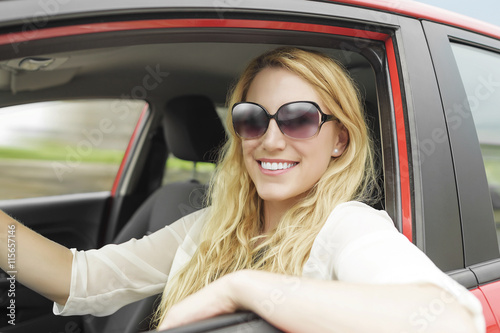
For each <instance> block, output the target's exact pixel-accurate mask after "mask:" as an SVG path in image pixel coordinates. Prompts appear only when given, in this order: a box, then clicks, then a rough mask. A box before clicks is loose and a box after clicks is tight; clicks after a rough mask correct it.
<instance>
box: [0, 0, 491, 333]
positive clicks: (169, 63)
mask: <svg viewBox="0 0 500 333" xmlns="http://www.w3.org/2000/svg"><path fill="white" fill-rule="evenodd" d="M278 45H293V46H299V47H306V48H311V49H317V50H320V51H322V52H324V53H326V54H328V55H330V56H332V57H334V58H335V59H337V60H338V61H340V62H341V63H342V64H343V65H344V66H345V67H346V68H347V70H348V71H349V72H350V73H351V75H352V76H353V78H354V80H355V81H356V83H357V85H358V86H359V88H360V90H361V92H362V95H363V102H364V105H365V107H366V112H367V117H368V120H369V123H370V126H371V128H372V132H373V133H374V136H375V139H376V148H377V151H378V152H379V156H380V160H379V162H380V165H381V167H382V170H383V185H384V186H383V187H384V198H383V199H382V200H381V202H379V203H378V206H379V207H383V208H384V209H385V210H386V211H387V212H388V213H389V215H390V216H391V217H392V219H393V220H394V222H395V224H396V227H397V228H398V229H399V230H400V232H401V233H403V234H404V235H405V236H406V237H407V238H408V239H409V240H411V241H412V242H413V243H414V244H416V245H417V246H418V247H419V248H420V249H421V250H423V251H424V252H425V253H426V254H427V255H428V256H429V257H430V258H431V259H432V260H433V261H434V263H435V264H436V265H437V266H438V267H439V268H440V269H442V270H443V271H445V272H447V273H448V274H449V275H450V276H451V277H453V278H454V279H456V280H457V281H458V282H459V283H461V284H462V285H464V286H465V287H467V288H469V289H470V290H471V291H472V293H473V294H474V295H475V296H476V297H477V298H478V299H479V300H480V301H481V304H482V306H483V311H484V316H485V319H486V323H487V332H489V333H491V332H500V282H498V281H500V253H499V242H498V240H499V238H500V110H499V108H500V28H499V27H496V26H493V25H490V24H487V23H483V22H480V21H476V20H473V19H470V18H467V17H464V16H460V15H455V14H452V13H450V12H447V11H444V10H440V9H436V8H433V7H430V6H427V5H422V4H418V3H416V2H412V1H396V0H385V1H376V0H336V1H305V0H303V1H298V0H297V1H290V0H289V1H252V2H248V1H240V0H232V1H222V0H220V1H219V0H215V1H213V2H206V1H201V0H182V1H168V2H164V1H152V0H145V1H140V2H134V3H132V2H117V1H108V0H101V1H66V0H46V1H38V2H31V1H5V2H0V170H1V171H0V209H2V210H4V211H6V212H8V213H9V214H11V215H12V216H14V217H16V218H17V219H19V220H20V221H23V222H24V223H25V224H26V225H28V226H30V227H31V228H33V229H34V230H36V231H38V232H40V233H41V234H43V235H45V236H47V237H49V238H51V239H53V240H55V241H57V242H59V243H62V244H64V245H66V246H68V247H72V248H78V249H89V248H98V247H100V246H102V245H104V244H106V243H110V242H121V241H124V240H127V239H129V238H132V237H141V236H142V235H144V234H147V233H148V232H153V231H155V230H157V229H159V228H160V227H162V226H163V225H164V224H165V223H171V222H173V221H174V220H175V219H177V218H178V217H180V216H183V215H185V214H187V213H190V212H192V211H194V210H196V209H199V208H200V207H201V206H202V202H203V200H202V198H203V191H204V183H205V182H206V177H208V176H207V175H208V174H209V173H210V172H211V170H212V169H213V166H211V164H210V163H211V162H213V161H212V159H211V158H210V156H208V155H207V154H205V152H208V151H211V150H213V149H214V147H216V146H217V145H218V143H220V140H222V139H223V135H222V136H221V135H219V134H220V133H223V131H222V130H221V129H222V125H221V124H220V123H218V122H215V123H213V124H212V125H211V126H206V127H208V128H209V129H210V130H211V131H212V134H213V138H212V139H211V140H208V141H210V142H207V141H206V140H204V138H206V133H204V134H201V133H200V132H199V131H197V130H193V128H192V127H189V126H190V125H189V124H188V123H190V122H192V121H189V119H188V117H187V114H188V112H191V109H190V108H191V106H189V105H186V106H183V107H182V108H181V109H180V110H179V111H178V114H177V116H176V117H172V116H171V115H170V114H169V112H167V111H165V110H166V108H165V105H167V104H168V103H169V102H171V101H172V100H173V99H175V98H184V99H187V100H189V101H190V103H191V102H192V101H193V100H197V101H200V102H199V103H202V104H201V105H203V106H202V108H204V109H207V110H208V109H210V110H211V112H217V114H218V115H219V116H220V117H224V114H225V113H226V112H227V109H226V107H225V98H226V92H227V89H228V87H229V86H230V85H231V83H232V82H233V80H234V79H235V78H236V77H237V76H238V73H239V72H240V71H241V70H242V69H243V66H244V64H246V63H247V62H248V61H249V60H250V59H252V58H253V57H255V56H256V55H258V54H261V53H262V52H263V51H265V50H268V49H271V48H275V47H276V46H278ZM193 96H196V97H193ZM200 96H203V97H200ZM188 104H189V103H188ZM174 118H175V119H174ZM191 120H192V119H191ZM203 121H205V120H203ZM186 142H193V144H192V146H190V145H188V144H186ZM182 160H186V161H189V162H183V161H182ZM192 162H195V164H196V163H197V162H202V163H198V167H197V168H193V167H192ZM186 169H189V170H187V171H186ZM193 169H194V170H197V174H196V175H192V170H193ZM193 179H195V181H193ZM155 216H161V217H162V218H161V222H159V220H158V219H157V217H155ZM12 274H14V273H12V272H11V273H9V272H6V273H3V275H2V278H1V279H2V280H0V288H1V296H2V297H1V298H0V305H1V306H0V313H1V316H0V318H1V321H0V327H1V328H0V330H1V331H2V332H27V331H29V332H32V331H38V332H60V331H61V332H100V331H103V332H111V331H113V330H117V331H120V332H125V331H127V332H134V331H138V330H147V329H148V327H147V325H146V324H145V323H146V321H145V320H144V318H147V317H148V316H149V315H150V313H151V311H152V310H151V308H152V302H153V301H152V299H149V300H146V301H141V302H139V303H135V304H132V305H129V306H127V307H125V308H123V309H122V310H120V311H118V312H117V313H115V314H113V315H111V316H109V317H104V318H95V317H91V316H83V317H56V316H54V315H53V314H52V304H51V303H50V302H48V301H47V300H45V299H44V298H42V297H41V296H39V295H37V294H36V293H34V292H31V291H30V290H28V289H26V288H24V287H23V286H21V285H19V284H16V283H14V279H13V278H12ZM14 275H15V274H14ZM440 309H441V304H438V303H436V304H434V305H432V306H431V307H430V308H429V309H426V310H425V311H423V312H422V313H421V314H419V315H418V316H417V317H415V318H413V319H414V320H415V325H417V326H416V327H422V325H424V324H425V322H426V320H432V316H435V315H437V314H438V312H439V311H440ZM13 323H15V325H13ZM197 325H198V326H194V327H193V326H192V327H191V328H189V327H188V328H183V329H186V331H187V330H189V329H191V330H189V332H191V331H193V332H202V331H207V330H211V332H215V331H216V330H220V331H221V332H222V331H224V332H229V331H233V330H234V331H237V330H239V331H242V330H245V332H247V331H248V332H251V331H256V332H257V331H258V332H264V331H266V330H267V331H269V332H272V331H276V330H275V329H274V328H272V327H270V326H268V325H267V324H266V323H265V322H263V321H262V320H261V319H259V318H257V317H256V316H254V315H252V314H248V313H244V314H236V315H233V316H224V317H223V318H216V319H214V320H211V321H207V322H203V323H198V324H197ZM419 325H420V326H419ZM175 331H177V330H172V332H175ZM178 332H181V330H179V331H178ZM182 332H184V331H182Z"/></svg>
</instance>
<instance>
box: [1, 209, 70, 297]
mask: <svg viewBox="0 0 500 333" xmlns="http://www.w3.org/2000/svg"><path fill="white" fill-rule="evenodd" d="M9 231H10V232H9ZM9 235H10V240H9ZM9 254H10V255H11V257H10V259H11V260H10V265H14V266H9V260H8V259H9V257H8V255H9ZM12 254H14V256H12ZM13 259H15V260H13ZM72 260H73V254H72V253H71V251H70V250H69V249H67V248H66V247H64V246H62V245H59V244H57V243H55V242H53V241H51V240H49V239H47V238H45V237H43V236H41V235H39V234H37V233H36V232H34V231H32V230H31V229H29V228H27V227H25V226H24V225H22V224H21V223H19V222H17V221H15V220H14V219H12V218H11V217H9V216H8V215H7V214H5V213H4V212H2V211H0V267H1V268H2V269H3V270H4V271H6V272H7V271H15V272H16V273H15V277H16V280H17V281H19V282H20V283H22V284H23V285H25V286H27V287H28V288H30V289H33V290H34V291H36V292H37V293H39V294H41V295H43V296H45V297H47V298H48V299H50V300H52V301H54V302H57V303H59V304H65V303H66V300H67V299H68V296H69V288H70V280H71V265H72Z"/></svg>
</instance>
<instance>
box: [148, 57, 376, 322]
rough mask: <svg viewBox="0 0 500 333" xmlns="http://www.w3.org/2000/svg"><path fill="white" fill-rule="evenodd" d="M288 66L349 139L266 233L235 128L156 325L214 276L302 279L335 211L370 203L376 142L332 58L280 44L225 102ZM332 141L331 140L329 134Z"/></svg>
mask: <svg viewBox="0 0 500 333" xmlns="http://www.w3.org/2000/svg"><path fill="white" fill-rule="evenodd" d="M269 67H272V68H284V69H287V70H289V71H290V72H292V73H294V74H296V75H298V76H299V77H301V78H303V79H304V80H306V81H307V82H308V83H309V84H311V86H313V87H314V89H315V91H316V92H317V93H318V94H319V96H320V98H321V101H322V102H323V104H324V105H325V106H326V107H327V108H328V110H330V111H331V112H332V114H333V115H334V116H335V117H337V118H338V119H339V121H340V123H341V124H342V125H343V126H345V128H346V129H347V131H348V133H349V143H348V145H347V147H346V149H345V151H344V152H343V154H342V155H341V156H340V157H338V158H332V160H331V161H330V164H329V166H328V168H327V170H326V172H325V173H324V174H323V176H322V177H321V178H320V180H319V181H318V182H317V183H316V184H315V185H314V186H313V188H312V189H311V190H310V191H309V192H308V194H307V195H306V197H305V198H304V199H303V200H301V201H300V202H298V203H297V204H295V206H293V207H292V208H291V209H290V210H289V211H288V212H287V213H286V214H285V215H284V216H283V217H282V219H281V221H280V223H279V224H278V226H277V228H276V230H275V231H274V233H272V235H270V236H269V237H267V238H265V237H264V236H262V235H261V233H262V230H263V223H262V221H261V214H262V210H261V208H262V200H261V199H260V198H259V195H258V193H257V191H256V188H255V186H254V184H253V182H252V180H251V179H250V176H249V174H248V172H247V170H246V168H245V165H244V162H243V156H242V149H241V139H240V138H239V137H238V136H237V135H236V133H235V132H234V129H233V127H232V119H231V112H228V116H227V119H226V121H227V125H228V126H227V127H228V129H229V132H230V136H229V140H228V141H227V143H226V144H225V146H224V148H223V150H222V152H221V156H220V162H219V164H218V167H217V168H216V171H215V174H214V176H213V177H212V181H211V182H210V186H209V195H208V202H207V204H208V205H210V209H209V210H208V212H207V220H206V223H205V225H204V227H203V230H202V233H201V237H200V241H201V242H200V245H199V247H198V249H197V251H196V253H195V254H194V256H193V258H192V259H191V261H190V262H189V263H188V264H187V265H186V266H185V267H183V268H182V269H181V270H180V271H179V272H178V274H177V275H176V276H174V277H173V278H172V280H171V282H170V283H169V285H168V286H167V287H166V288H165V291H164V292H163V296H162V301H161V303H160V305H159V307H158V309H157V312H156V315H155V317H156V323H157V324H158V325H159V324H160V323H161V321H162V320H163V318H164V317H165V314H166V313H167V312H168V310H169V309H170V307H171V306H172V305H174V304H175V303H177V302H179V301H181V300H182V299H184V298H185V297H187V296H188V295H190V294H192V293H194V292H196V291H198V290H200V289H202V288H203V287H205V286H207V285H208V284H209V283H211V282H213V281H214V280H216V279H218V278H220V277H222V276H224V275H226V274H229V273H231V272H235V271H238V270H242V269H256V270H265V271H270V272H275V273H282V274H289V275H295V276H299V275H301V274H302V268H303V266H304V264H305V262H306V261H307V259H308V257H309V252H310V250H311V247H312V244H313V241H314V239H315V238H316V236H317V234H318V233H319V231H320V229H321V227H322V226H323V224H324V223H325V221H326V219H327V217H328V215H329V214H330V213H331V211H332V209H333V208H334V207H335V206H337V205H338V204H340V203H343V202H347V201H350V200H358V201H364V202H367V201H368V200H369V199H370V198H373V193H372V192H373V190H374V189H377V188H378V185H377V174H376V172H375V167H374V158H373V149H372V142H371V140H370V136H369V131H368V129H367V125H366V122H365V117H364V114H363V111H362V108H361V104H360V98H359V96H358V91H357V89H356V88H355V85H354V84H353V81H352V80H351V78H350V77H349V76H348V75H347V73H346V71H345V70H344V69H343V68H342V66H341V65H339V64H338V63H337V62H335V61H334V60H332V59H331V58H329V57H327V56H325V55H323V54H321V53H318V52H315V51H310V50H303V49H299V48H291V47H283V48H278V49H275V50H272V51H269V52H267V53H265V54H263V55H261V56H259V57H257V58H256V59H254V60H253V61H252V62H251V63H250V64H249V65H248V67H247V68H246V69H245V71H244V72H243V74H242V75H241V77H240V79H239V81H238V82H237V84H236V85H235V87H234V88H233V90H232V93H231V94H230V98H229V103H228V107H229V109H231V108H232V106H233V105H234V104H235V103H237V102H240V101H244V100H245V98H246V94H247V92H248V89H249V87H250V84H251V83H252V80H253V79H254V78H255V76H256V75H257V74H258V73H259V72H260V71H261V70H263V69H264V68H269ZM332 139H333V138H332Z"/></svg>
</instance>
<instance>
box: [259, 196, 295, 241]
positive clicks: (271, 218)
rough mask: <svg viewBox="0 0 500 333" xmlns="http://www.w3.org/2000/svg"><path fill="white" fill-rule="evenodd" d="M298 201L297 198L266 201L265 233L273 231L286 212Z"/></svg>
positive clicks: (264, 205) (264, 209)
mask: <svg viewBox="0 0 500 333" xmlns="http://www.w3.org/2000/svg"><path fill="white" fill-rule="evenodd" d="M295 203H296V200H286V201H264V202H263V211H264V230H263V232H262V233H263V234H267V233H270V232H272V231H273V230H274V229H275V228H276V227H277V226H278V224H279V222H280V220H281V218H282V217H283V215H285V213H286V212H287V211H288V210H289V209H290V208H291V207H292V206H293V205H294V204H295Z"/></svg>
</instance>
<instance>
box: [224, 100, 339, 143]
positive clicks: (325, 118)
mask: <svg viewBox="0 0 500 333" xmlns="http://www.w3.org/2000/svg"><path fill="white" fill-rule="evenodd" d="M295 103H309V104H312V105H314V107H315V108H316V110H318V112H319V114H320V116H321V118H320V122H319V124H318V129H317V130H316V133H314V134H313V135H311V136H310V137H307V138H295V137H293V136H290V135H288V134H286V133H285V132H283V130H282V129H281V126H280V123H279V122H278V119H277V115H278V112H279V111H280V110H281V108H282V107H284V106H287V105H290V104H295ZM240 104H253V105H256V106H258V107H260V108H261V109H262V110H264V113H265V114H266V116H267V127H266V130H265V131H264V133H262V134H261V135H259V136H255V137H252V138H245V137H242V136H241V135H240V134H239V133H238V132H237V131H236V129H235V127H234V117H233V112H234V108H235V107H236V106H237V105H240ZM231 118H232V124H233V130H234V132H235V133H236V135H237V136H238V137H240V138H241V139H245V140H250V139H257V138H260V137H262V136H263V135H264V134H266V133H267V130H268V129H269V123H270V122H271V119H274V121H275V122H276V125H278V128H279V129H280V132H281V133H282V134H283V135H284V136H286V137H287V138H291V139H295V140H305V139H310V138H312V137H315V136H316V135H318V134H319V131H320V130H321V127H322V126H323V124H324V123H326V122H327V121H333V120H337V121H338V120H339V119H338V118H337V117H335V116H333V115H330V114H326V113H324V112H323V111H322V110H321V108H320V107H319V105H318V103H316V102H312V101H293V102H288V103H285V104H283V105H281V106H280V107H279V108H278V110H277V111H276V113H275V114H270V113H269V112H268V111H267V109H266V108H265V107H263V106H262V105H260V104H258V103H254V102H238V103H235V104H234V105H233V107H232V108H231Z"/></svg>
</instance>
